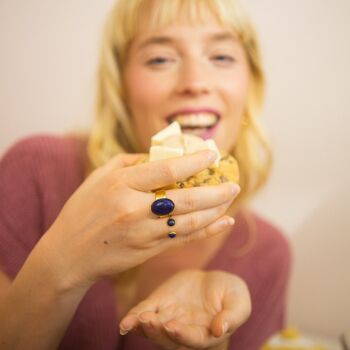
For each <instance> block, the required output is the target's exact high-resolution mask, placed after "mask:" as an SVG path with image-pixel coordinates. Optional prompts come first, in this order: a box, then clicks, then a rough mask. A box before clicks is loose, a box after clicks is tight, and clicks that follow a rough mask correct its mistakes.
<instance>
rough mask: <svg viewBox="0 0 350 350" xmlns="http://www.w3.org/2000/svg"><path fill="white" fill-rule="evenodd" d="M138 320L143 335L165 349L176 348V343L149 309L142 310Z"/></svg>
mask: <svg viewBox="0 0 350 350" xmlns="http://www.w3.org/2000/svg"><path fill="white" fill-rule="evenodd" d="M139 320H140V322H141V325H142V328H143V332H144V334H145V336H146V337H147V338H149V339H151V340H152V341H153V342H154V343H155V344H157V345H158V346H160V347H161V348H162V349H167V350H171V349H177V348H178V344H176V343H175V342H173V341H172V340H171V339H170V337H169V336H168V334H167V332H166V331H165V329H164V327H163V324H162V323H161V322H160V320H159V317H158V316H157V314H155V313H154V312H149V311H147V312H143V313H142V314H140V315H139Z"/></svg>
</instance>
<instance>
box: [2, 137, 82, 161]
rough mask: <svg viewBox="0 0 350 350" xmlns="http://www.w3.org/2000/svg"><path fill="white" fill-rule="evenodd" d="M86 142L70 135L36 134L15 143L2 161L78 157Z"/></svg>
mask: <svg viewBox="0 0 350 350" xmlns="http://www.w3.org/2000/svg"><path fill="white" fill-rule="evenodd" d="M84 143H86V141H85V140H84V139H82V138H78V137H74V136H72V135H62V136H59V135H50V134H38V135H33V136H29V137H25V138H22V139H20V140H18V141H17V142H15V143H14V144H13V145H12V146H11V147H10V148H9V149H8V150H7V151H6V152H5V153H4V155H3V157H2V158H3V160H5V161H8V160H12V159H15V158H25V157H60V156H78V154H79V152H81V151H82V149H83V147H84Z"/></svg>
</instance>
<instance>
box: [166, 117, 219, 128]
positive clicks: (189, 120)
mask: <svg viewBox="0 0 350 350" xmlns="http://www.w3.org/2000/svg"><path fill="white" fill-rule="evenodd" d="M175 120H176V121H177V122H178V123H179V124H180V125H181V127H182V128H186V127H197V128H201V127H204V128H205V127H210V126H212V125H213V124H215V123H216V121H217V116H216V115H215V114H212V113H197V114H181V115H180V114H179V115H177V116H175V117H174V118H172V119H171V121H175Z"/></svg>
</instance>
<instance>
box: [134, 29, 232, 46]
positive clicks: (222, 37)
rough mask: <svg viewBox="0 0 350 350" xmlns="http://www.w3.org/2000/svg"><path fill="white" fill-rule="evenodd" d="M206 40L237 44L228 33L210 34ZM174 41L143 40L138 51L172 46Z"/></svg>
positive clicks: (161, 38) (157, 37)
mask: <svg viewBox="0 0 350 350" xmlns="http://www.w3.org/2000/svg"><path fill="white" fill-rule="evenodd" d="M207 40H208V41H209V42H210V43H211V42H225V41H231V42H233V43H237V38H236V37H235V36H234V35H233V34H231V33H230V32H220V33H215V34H211V35H209V36H208V38H207ZM175 42H176V40H174V39H173V38H172V37H170V36H152V37H150V38H148V39H146V40H144V41H143V42H142V43H141V44H140V45H139V49H144V48H145V47H148V46H152V45H173V44H175Z"/></svg>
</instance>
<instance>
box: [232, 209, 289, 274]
mask: <svg viewBox="0 0 350 350" xmlns="http://www.w3.org/2000/svg"><path fill="white" fill-rule="evenodd" d="M235 226H236V227H235V228H234V231H233V233H234V234H233V237H232V241H233V243H235V244H234V245H233V247H236V248H238V249H237V251H238V252H241V254H238V257H239V259H238V261H237V262H239V264H240V265H242V266H245V265H246V264H248V265H249V266H250V267H249V271H251V272H252V269H253V270H254V271H255V272H258V273H259V274H262V275H265V276H266V274H271V273H272V274H274V273H277V274H278V273H279V272H282V273H283V274H285V275H289V270H290V265H291V260H292V255H291V247H290V243H289V240H288V237H287V236H286V234H285V233H284V232H283V231H282V230H281V229H280V228H279V227H278V226H277V225H275V224H273V223H272V222H270V221H268V220H267V219H265V218H263V217H262V216H260V215H259V214H257V213H255V212H252V211H241V212H240V213H239V214H238V216H237V220H236V225H235ZM278 271H279V272H278Z"/></svg>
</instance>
